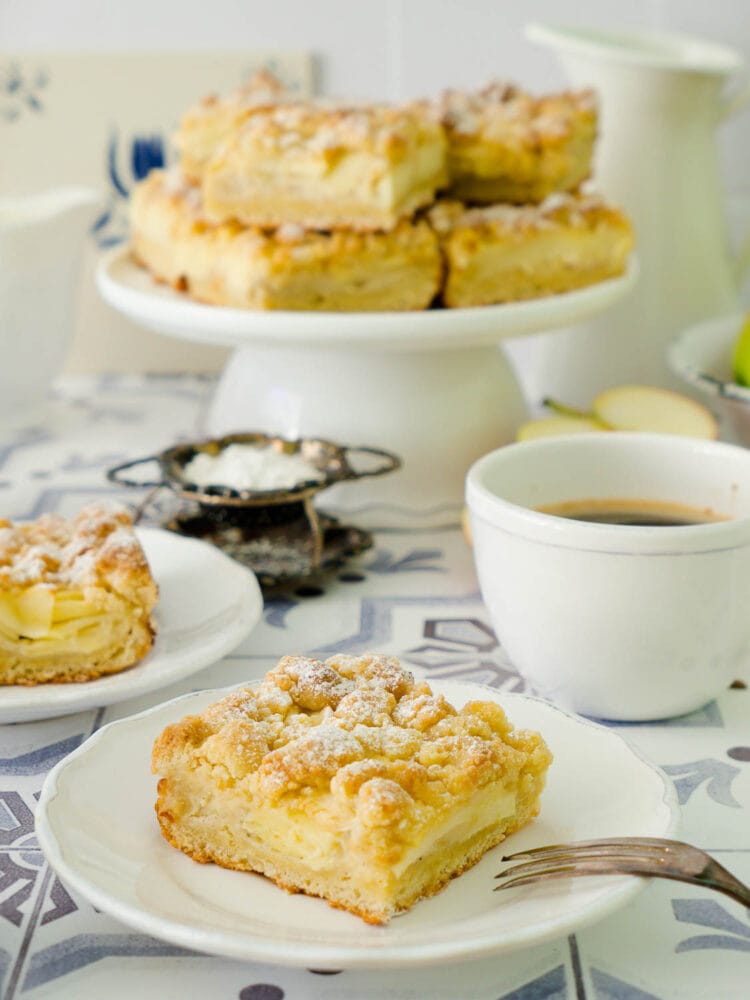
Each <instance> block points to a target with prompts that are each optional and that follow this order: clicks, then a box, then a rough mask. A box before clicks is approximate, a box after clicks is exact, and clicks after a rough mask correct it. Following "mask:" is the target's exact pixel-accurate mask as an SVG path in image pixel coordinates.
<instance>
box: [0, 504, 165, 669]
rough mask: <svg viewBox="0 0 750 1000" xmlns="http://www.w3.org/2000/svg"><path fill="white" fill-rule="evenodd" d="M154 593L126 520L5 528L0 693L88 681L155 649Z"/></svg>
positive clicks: (79, 518)
mask: <svg viewBox="0 0 750 1000" xmlns="http://www.w3.org/2000/svg"><path fill="white" fill-rule="evenodd" d="M157 597H158V590H157V586H156V583H155V582H154V579H153V577H152V576H151V571H150V569H149V565H148V561H147V559H146V556H145V554H144V552H143V549H142V548H141V545H140V542H139V541H138V538H137V537H136V535H135V532H134V531H133V521H132V519H131V517H130V514H129V513H128V512H127V511H126V510H125V509H124V508H122V507H119V506H115V505H106V506H105V505H103V504H92V505H90V506H88V507H84V508H83V509H82V510H81V511H80V512H79V513H78V514H77V515H76V517H74V518H73V519H72V520H67V519H66V518H64V517H61V516H60V515H59V514H44V515H42V517H40V518H39V519H38V520H36V521H31V522H27V523H22V524H16V525H14V524H11V522H10V521H2V520H0V684H26V685H32V684H44V683H58V684H59V683H63V682H69V681H89V680H93V679H95V678H97V677H101V676H102V675H104V674H112V673H116V672H117V671H120V670H124V669H125V668H126V667H130V666H133V664H135V663H137V662H138V661H139V660H141V659H142V658H143V657H144V656H145V655H146V653H147V652H148V651H149V649H150V648H151V646H152V643H153V638H154V634H155V628H154V624H153V621H152V618H151V612H152V611H153V609H154V606H155V604H156V601H157Z"/></svg>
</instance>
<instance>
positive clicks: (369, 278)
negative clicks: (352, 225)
mask: <svg viewBox="0 0 750 1000" xmlns="http://www.w3.org/2000/svg"><path fill="white" fill-rule="evenodd" d="M131 234H132V248H133V252H134V255H135V257H136V259H137V260H138V261H139V262H140V263H142V264H144V265H145V266H146V267H147V268H148V269H149V270H150V271H151V272H152V274H153V275H154V276H155V277H156V278H157V279H158V280H160V281H164V282H167V283H168V284H170V285H172V286H173V287H175V288H177V289H180V290H183V291H185V292H187V293H188V294H189V295H190V296H191V297H192V298H195V299H197V300H199V301H201V302H208V303H211V304H214V305H224V306H234V307H238V308H241V309H289V310H316V311H339V312H357V311H364V310H372V311H376V310H411V309H424V308H426V307H427V306H428V305H429V304H430V302H431V301H432V300H433V298H434V297H435V296H436V294H437V292H438V290H439V287H440V281H441V278H442V267H443V265H442V258H441V254H440V250H439V248H438V243H437V239H436V237H435V234H434V233H433V231H432V230H431V228H430V226H429V225H428V224H427V223H426V222H425V221H424V220H421V221H419V222H414V223H412V222H408V221H403V222H400V223H399V224H398V225H397V226H396V227H395V229H393V230H392V231H391V232H387V233H355V232H344V231H338V232H333V233H318V232H312V231H310V230H306V229H304V228H303V227H302V226H299V225H296V224H291V223H289V224H286V225H284V226H282V227H280V228H279V229H277V230H276V231H275V232H264V231H263V230H261V229H257V228H254V229H249V228H246V227H244V226H241V225H239V224H238V223H236V222H227V223H223V224H220V225H212V224H211V223H209V222H208V221H207V220H206V217H205V214H204V212H203V208H202V205H201V199H200V193H199V191H198V189H197V188H195V187H192V186H190V185H188V184H186V183H184V182H183V181H182V180H181V178H180V175H179V173H176V172H174V171H170V172H168V173H164V172H162V171H158V170H157V171H153V172H152V173H151V174H150V175H149V176H148V177H147V178H146V179H145V180H144V181H143V182H141V184H140V185H138V187H137V188H136V189H135V191H134V193H133V197H132V200H131Z"/></svg>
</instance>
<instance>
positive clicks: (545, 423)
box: [516, 414, 608, 441]
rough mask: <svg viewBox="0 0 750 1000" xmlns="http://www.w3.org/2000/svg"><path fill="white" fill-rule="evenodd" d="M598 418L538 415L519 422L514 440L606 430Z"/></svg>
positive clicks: (529, 439)
mask: <svg viewBox="0 0 750 1000" xmlns="http://www.w3.org/2000/svg"><path fill="white" fill-rule="evenodd" d="M606 430H608V428H606V427H603V426H602V424H601V423H600V422H599V421H598V420H594V419H593V418H592V417H565V416H562V415H560V414H558V415H557V416H554V417H540V418H539V420H529V421H527V422H526V423H525V424H521V426H520V427H519V428H518V432H517V433H516V441H531V440H533V439H534V438H540V437H560V436H562V435H564V434H587V433H589V432H590V431H606Z"/></svg>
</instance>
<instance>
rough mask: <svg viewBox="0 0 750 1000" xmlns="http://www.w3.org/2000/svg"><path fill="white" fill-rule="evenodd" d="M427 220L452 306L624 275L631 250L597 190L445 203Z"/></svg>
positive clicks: (626, 232)
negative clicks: (475, 204) (535, 199)
mask: <svg viewBox="0 0 750 1000" xmlns="http://www.w3.org/2000/svg"><path fill="white" fill-rule="evenodd" d="M429 219H430V222H431V223H432V226H433V228H434V229H435V232H436V233H437V234H438V239H439V240H440V244H441V247H442V250H443V255H444V257H445V262H446V265H447V271H448V273H447V277H446V279H445V284H444V286H443V291H442V298H443V302H444V303H445V305H447V306H451V307H459V306H481V305H489V304H491V303H499V302H517V301H520V300H522V299H533V298H541V297H542V296H545V295H556V294H558V293H560V292H568V291H571V290H573V289H575V288H581V287H584V286H586V285H593V284H596V282H598V281H604V280H605V279H607V278H614V277H616V276H617V275H620V274H622V273H623V272H624V271H625V268H626V267H627V262H628V257H629V255H630V252H631V250H632V249H633V230H632V227H631V225H630V223H629V221H628V219H627V218H626V216H625V215H624V214H623V213H622V212H621V211H620V210H619V209H617V208H612V207H611V206H609V205H607V204H605V202H603V201H602V200H601V198H598V197H595V196H593V195H574V194H554V195H550V197H549V198H547V199H546V200H545V201H544V202H542V204H541V205H525V206H521V205H486V206H483V207H481V208H466V206H464V205H462V204H461V203H460V202H455V201H442V202H438V204H437V205H436V206H435V207H434V208H433V209H431V210H430V213H429Z"/></svg>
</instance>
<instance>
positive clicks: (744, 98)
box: [717, 79, 750, 122]
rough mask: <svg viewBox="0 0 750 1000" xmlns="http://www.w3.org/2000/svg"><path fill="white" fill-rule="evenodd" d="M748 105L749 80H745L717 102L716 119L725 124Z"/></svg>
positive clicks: (749, 95) (749, 97)
mask: <svg viewBox="0 0 750 1000" xmlns="http://www.w3.org/2000/svg"><path fill="white" fill-rule="evenodd" d="M748 104H750V79H748V80H745V81H744V82H743V83H741V84H740V86H739V87H737V88H736V89H735V90H733V91H732V93H731V94H725V95H724V96H723V97H721V98H720V100H719V108H718V114H717V118H718V120H719V122H725V121H727V119H729V118H733V117H734V116H735V115H736V114H738V113H739V112H740V111H744V109H745V108H746V107H747V106H748Z"/></svg>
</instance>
